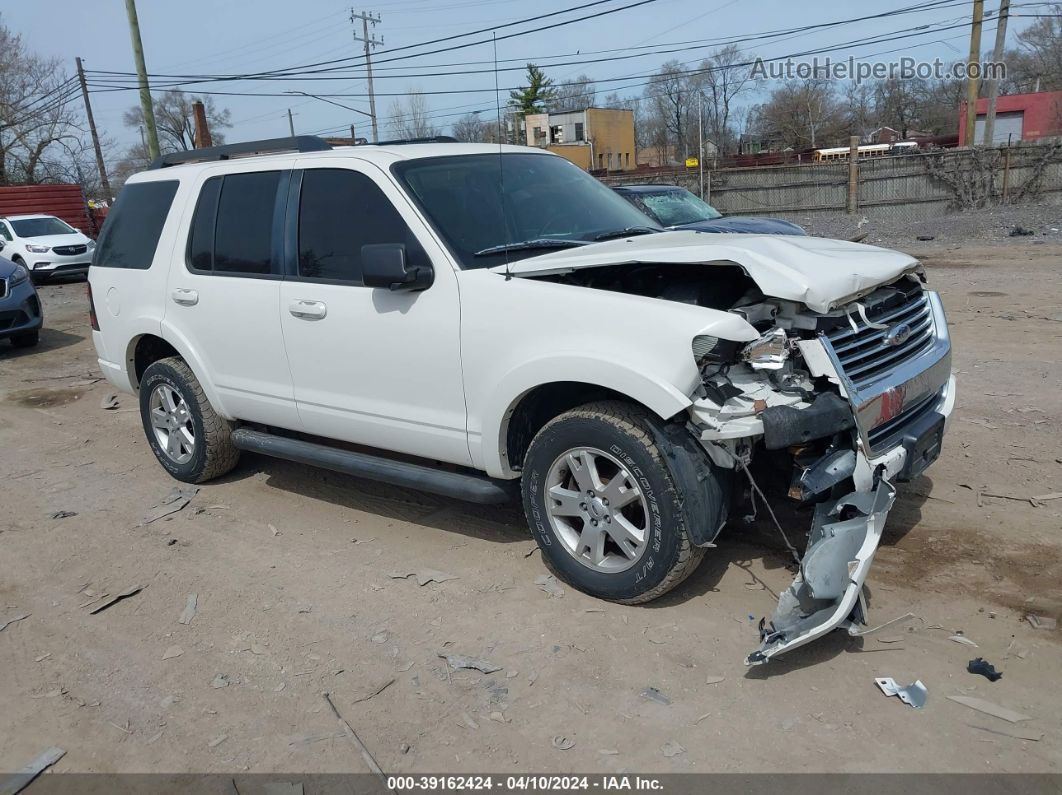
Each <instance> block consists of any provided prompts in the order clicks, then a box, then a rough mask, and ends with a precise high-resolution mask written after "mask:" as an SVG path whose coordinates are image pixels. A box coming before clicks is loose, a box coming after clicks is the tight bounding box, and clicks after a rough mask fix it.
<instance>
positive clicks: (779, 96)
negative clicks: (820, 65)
mask: <svg viewBox="0 0 1062 795" xmlns="http://www.w3.org/2000/svg"><path fill="white" fill-rule="evenodd" d="M750 126H751V127H752V128H753V130H754V134H755V135H756V136H758V137H759V138H760V139H761V140H769V141H771V142H772V144H773V145H775V146H777V147H779V148H785V147H790V148H793V149H804V148H816V147H821V146H827V145H830V144H833V143H837V142H838V141H839V139H840V138H841V137H842V135H843V134H845V133H846V132H847V130H848V128H847V125H846V124H845V118H844V109H843V106H842V105H841V103H840V102H839V101H838V100H837V97H836V96H835V95H834V93H833V84H832V83H831V82H830V81H828V80H822V79H808V80H793V81H791V82H788V83H786V84H785V85H783V86H782V87H781V88H777V89H775V90H774V92H773V93H772V94H771V96H770V99H768V100H767V102H766V103H765V104H763V105H760V106H758V107H757V108H756V109H755V110H754V112H753V117H752V119H751V120H750Z"/></svg>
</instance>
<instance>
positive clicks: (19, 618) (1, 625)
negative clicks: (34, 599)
mask: <svg viewBox="0 0 1062 795" xmlns="http://www.w3.org/2000/svg"><path fill="white" fill-rule="evenodd" d="M30 615H31V614H30V613H19V614H18V615H17V616H15V617H14V618H9V619H7V621H4V622H2V623H0V632H3V631H4V630H5V629H7V628H8V627H9V626H11V625H12V624H15V623H17V622H19V621H23V620H25V619H27V618H29V617H30Z"/></svg>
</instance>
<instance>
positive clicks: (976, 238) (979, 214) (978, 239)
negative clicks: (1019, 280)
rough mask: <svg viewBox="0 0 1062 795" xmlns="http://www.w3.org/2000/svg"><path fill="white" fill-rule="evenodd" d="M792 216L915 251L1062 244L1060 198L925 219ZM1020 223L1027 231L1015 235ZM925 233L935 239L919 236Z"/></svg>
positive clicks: (826, 232) (835, 232)
mask: <svg viewBox="0 0 1062 795" xmlns="http://www.w3.org/2000/svg"><path fill="white" fill-rule="evenodd" d="M787 218H788V220H790V221H793V222H794V223H797V224H800V225H801V226H803V227H804V228H805V229H807V230H808V233H809V234H812V235H816V236H818V237H835V238H840V239H842V240H850V239H852V238H853V237H854V236H856V235H858V234H862V233H866V235H867V236H866V238H864V239H863V240H862V241H861V242H863V243H869V244H872V245H875V246H885V247H886V248H899V249H903V250H905V251H911V252H912V253H915V252H919V251H921V250H922V249H928V248H935V247H939V246H941V245H961V246H969V245H986V244H987V245H992V244H1005V245H1011V244H1013V243H1014V242H1015V240H1020V241H1024V242H1027V243H1034V244H1044V243H1055V244H1057V243H1062V204H1059V203H1053V204H1052V203H1048V202H1025V203H1022V204H1013V205H1007V206H1005V207H987V208H985V209H983V210H970V211H967V212H962V213H952V214H951V215H945V216H938V217H933V218H927V219H925V220H921V221H911V220H909V219H903V220H899V219H898V220H883V221H872V220H868V219H867V218H866V216H863V215H861V214H859V213H856V214H855V215H844V214H841V213H838V214H836V215H823V214H815V215H808V216H799V215H792V216H787ZM1017 228H1020V229H1022V230H1024V232H1025V233H1026V234H1022V235H1018V236H1015V237H1012V236H1011V235H1012V233H1013V232H1014V231H1015V229H1017ZM920 237H921V238H932V240H929V241H926V240H919V238H920Z"/></svg>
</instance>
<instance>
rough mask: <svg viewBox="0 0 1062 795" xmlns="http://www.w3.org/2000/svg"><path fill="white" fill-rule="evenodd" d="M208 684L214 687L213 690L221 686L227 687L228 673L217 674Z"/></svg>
mask: <svg viewBox="0 0 1062 795" xmlns="http://www.w3.org/2000/svg"><path fill="white" fill-rule="evenodd" d="M210 686H211V687H212V688H214V689H215V690H218V689H220V688H222V687H228V686H229V675H228V674H218V675H217V676H215V677H214V679H213V680H212V681H211V682H210Z"/></svg>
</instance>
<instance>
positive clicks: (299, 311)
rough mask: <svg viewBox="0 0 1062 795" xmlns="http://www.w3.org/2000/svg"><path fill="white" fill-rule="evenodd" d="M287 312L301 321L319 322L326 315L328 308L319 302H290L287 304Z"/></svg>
mask: <svg viewBox="0 0 1062 795" xmlns="http://www.w3.org/2000/svg"><path fill="white" fill-rule="evenodd" d="M288 311H289V312H290V313H291V314H292V315H293V316H295V317H301V318H302V319H303V320H321V319H322V318H323V317H324V316H325V315H327V314H328V307H327V306H325V305H324V303H323V302H321V301H303V300H301V299H300V300H298V301H292V302H291V303H290V304H288Z"/></svg>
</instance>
